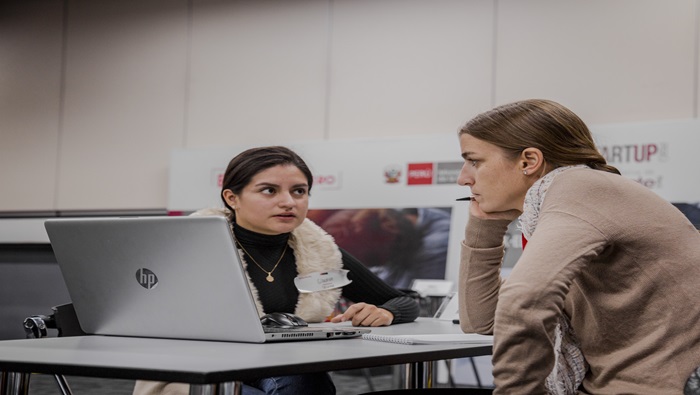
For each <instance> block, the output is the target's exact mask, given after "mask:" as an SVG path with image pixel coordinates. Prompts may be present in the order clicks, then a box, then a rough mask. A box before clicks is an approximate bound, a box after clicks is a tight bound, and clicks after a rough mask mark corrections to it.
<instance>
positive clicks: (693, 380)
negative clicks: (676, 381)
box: [683, 366, 700, 395]
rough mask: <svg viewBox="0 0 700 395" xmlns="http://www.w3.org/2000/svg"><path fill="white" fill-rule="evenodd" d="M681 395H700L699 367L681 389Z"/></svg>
mask: <svg viewBox="0 0 700 395" xmlns="http://www.w3.org/2000/svg"><path fill="white" fill-rule="evenodd" d="M683 395H700V366H698V368H697V369H695V370H694V371H693V373H691V374H690V377H688V381H687V382H686V383H685V388H683Z"/></svg>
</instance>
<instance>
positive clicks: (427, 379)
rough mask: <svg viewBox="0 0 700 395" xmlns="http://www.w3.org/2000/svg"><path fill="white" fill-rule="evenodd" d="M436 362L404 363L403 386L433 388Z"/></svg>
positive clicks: (408, 387)
mask: <svg viewBox="0 0 700 395" xmlns="http://www.w3.org/2000/svg"><path fill="white" fill-rule="evenodd" d="M433 379H434V363H433V362H432V361H429V362H414V363H407V364H405V365H403V378H402V381H403V383H402V385H401V387H402V388H404V389H417V388H433V384H434V381H433Z"/></svg>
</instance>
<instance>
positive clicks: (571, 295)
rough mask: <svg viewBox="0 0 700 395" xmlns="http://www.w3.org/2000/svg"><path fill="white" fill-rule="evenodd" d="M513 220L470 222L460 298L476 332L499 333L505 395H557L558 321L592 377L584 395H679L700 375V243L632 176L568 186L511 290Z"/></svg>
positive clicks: (586, 178) (569, 178)
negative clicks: (565, 322) (506, 244)
mask: <svg viewBox="0 0 700 395" xmlns="http://www.w3.org/2000/svg"><path fill="white" fill-rule="evenodd" d="M507 226H508V221H489V220H480V219H477V218H470V220H469V223H468V224H467V229H466V235H465V240H464V242H463V243H462V261H461V267H460V280H459V297H460V301H459V302H460V322H461V325H462V329H463V330H464V331H468V332H472V331H476V332H479V333H493V334H494V340H495V343H494V353H493V364H494V379H495V384H496V387H497V388H496V391H495V392H494V394H545V393H546V390H545V386H544V381H545V378H546V377H547V375H548V374H549V373H550V371H551V370H552V366H553V363H554V356H553V351H552V350H553V342H554V339H553V335H554V328H555V326H556V323H557V317H559V316H560V315H561V314H567V315H568V316H569V317H570V318H571V325H572V328H573V330H574V332H575V334H576V336H577V338H578V340H579V341H580V343H581V350H582V352H583V354H584V357H585V358H586V361H587V362H588V364H589V365H590V370H589V371H588V374H587V375H586V378H585V379H584V381H583V384H582V386H581V388H580V393H582V394H679V393H682V391H683V385H684V383H685V381H686V380H687V378H688V376H689V375H690V373H691V372H692V371H693V370H694V369H695V368H696V367H697V366H698V365H700V234H699V233H698V232H697V230H696V229H695V228H694V227H693V226H692V225H691V224H690V222H689V221H688V220H687V219H686V218H685V217H684V216H683V214H682V213H681V212H680V211H678V210H677V209H676V208H675V207H673V206H672V205H671V204H669V203H668V202H666V201H664V200H663V199H661V198H660V197H658V196H657V195H656V194H655V193H654V192H652V191H650V190H648V189H647V188H645V187H643V186H641V185H639V184H638V183H636V182H634V181H632V180H629V179H626V178H624V177H621V176H618V175H614V174H611V173H606V172H602V171H597V170H591V169H574V170H570V171H567V172H565V173H562V174H561V175H558V176H557V177H556V178H555V179H554V181H553V183H552V185H551V186H550V188H549V191H548V192H547V195H546V197H545V199H544V202H543V203H542V206H541V212H540V216H539V223H538V225H537V228H536V230H535V232H534V234H533V235H532V237H531V238H530V240H529V241H528V244H527V248H526V249H525V250H524V251H523V254H522V256H521V258H520V260H519V261H518V263H517V264H516V266H515V268H514V269H513V271H512V272H511V274H510V276H509V278H508V280H507V281H505V282H503V283H502V279H501V278H500V276H499V269H500V264H501V260H502V258H503V236H504V234H505V231H506V228H507Z"/></svg>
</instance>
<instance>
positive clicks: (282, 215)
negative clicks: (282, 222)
mask: <svg viewBox="0 0 700 395" xmlns="http://www.w3.org/2000/svg"><path fill="white" fill-rule="evenodd" d="M275 217H277V218H285V219H292V218H296V217H297V216H296V215H295V214H291V213H289V214H277V215H275Z"/></svg>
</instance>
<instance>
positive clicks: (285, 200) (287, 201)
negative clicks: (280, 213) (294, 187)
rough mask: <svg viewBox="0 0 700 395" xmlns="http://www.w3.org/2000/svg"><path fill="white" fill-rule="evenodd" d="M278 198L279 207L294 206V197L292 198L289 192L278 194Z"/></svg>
mask: <svg viewBox="0 0 700 395" xmlns="http://www.w3.org/2000/svg"><path fill="white" fill-rule="evenodd" d="M279 197H280V199H279V205H280V206H281V207H294V205H295V204H296V200H295V199H294V196H292V194H291V193H289V192H284V193H280V194H279Z"/></svg>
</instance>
